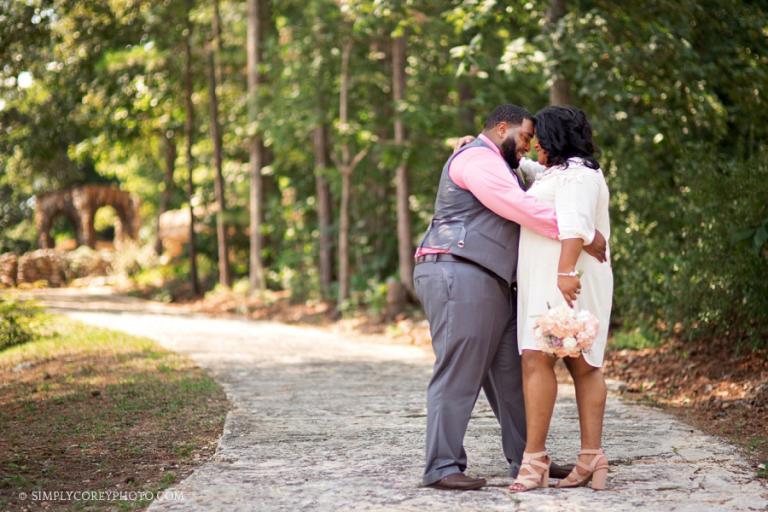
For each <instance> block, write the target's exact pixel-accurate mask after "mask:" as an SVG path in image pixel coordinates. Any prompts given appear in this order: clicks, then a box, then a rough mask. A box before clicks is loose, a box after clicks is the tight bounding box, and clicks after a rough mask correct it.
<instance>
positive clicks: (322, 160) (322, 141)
mask: <svg viewBox="0 0 768 512" xmlns="http://www.w3.org/2000/svg"><path fill="white" fill-rule="evenodd" d="M318 119H319V118H318ZM313 142H314V148H315V189H316V194H317V223H318V227H319V231H320V248H319V271H320V293H321V295H322V297H323V299H328V298H329V297H330V295H331V281H332V280H333V242H332V240H331V188H330V186H329V185H328V180H327V179H326V178H325V176H324V175H323V173H324V172H325V168H326V167H328V159H327V156H328V138H327V127H326V126H325V125H324V123H322V121H320V120H318V124H317V126H316V127H315V133H314V137H313Z"/></svg>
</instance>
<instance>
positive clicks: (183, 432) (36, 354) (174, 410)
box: [0, 316, 228, 510]
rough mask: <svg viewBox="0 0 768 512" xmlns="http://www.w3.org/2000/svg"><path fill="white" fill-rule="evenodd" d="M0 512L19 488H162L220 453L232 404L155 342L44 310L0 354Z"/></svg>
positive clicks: (121, 504)
mask: <svg viewBox="0 0 768 512" xmlns="http://www.w3.org/2000/svg"><path fill="white" fill-rule="evenodd" d="M0 382H2V385H0V509H1V510H27V509H28V508H29V507H30V506H35V507H40V506H42V507H44V506H45V504H43V503H41V502H35V503H31V502H29V501H28V500H27V501H26V502H22V501H19V500H18V494H19V492H26V493H27V494H28V495H31V493H32V492H33V491H36V490H43V491H45V490H50V491H53V490H62V491H89V492H91V491H128V492H130V491H137V492H141V491H144V492H150V491H151V492H157V491H159V490H162V489H164V488H166V487H168V486H169V485H171V484H173V483H174V482H177V481H179V480H181V479H183V478H184V477H185V476H186V475H187V474H189V472H191V470H192V469H193V468H194V467H195V466H196V465H198V464H199V463H200V462H201V461H203V460H205V459H207V458H209V457H210V456H211V455H212V454H213V452H214V451H215V447H216V442H217V440H218V438H219V436H220V434H221V431H222V428H223V423H224V416H225V414H226V411H227V408H228V404H227V401H226V397H225V395H224V393H223V391H222V389H221V387H220V386H219V385H218V384H217V383H216V382H215V381H213V380H212V379H211V378H210V377H209V376H208V375H207V374H206V373H205V372H204V371H203V370H201V369H200V368H198V367H197V366H195V365H194V363H193V362H191V361H190V360H189V359H187V358H185V357H183V356H181V355H179V354H175V353H173V352H169V351H166V350H164V349H163V348H161V347H159V346H158V345H157V344H155V343H154V342H153V341H151V340H148V339H145V338H138V337H134V336H129V335H126V334H122V333H118V332H113V331H109V330H106V329H99V328H95V327H90V326H86V325H84V324H81V323H78V322H74V321H72V320H69V319H66V318H64V317H60V316H49V317H46V319H45V321H44V322H43V323H42V328H41V334H40V335H39V336H38V337H37V338H36V339H35V340H33V341H30V342H28V343H25V344H23V345H15V346H12V347H10V348H8V349H6V350H3V351H0ZM148 505H149V502H148V501H141V500H135V501H93V502H86V501H69V502H67V501H61V502H56V503H55V506H56V508H59V509H63V510H104V509H110V510H111V509H115V507H117V508H118V509H120V510H137V509H142V508H145V507H146V506H148Z"/></svg>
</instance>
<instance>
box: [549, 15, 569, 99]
mask: <svg viewBox="0 0 768 512" xmlns="http://www.w3.org/2000/svg"><path fill="white" fill-rule="evenodd" d="M566 12H567V11H566V7H565V0H551V1H550V3H549V9H548V10H547V18H546V24H545V30H553V29H554V27H555V25H556V24H557V22H558V21H559V20H560V18H562V17H563V16H565V14H566ZM555 73H556V76H555V80H554V82H552V86H551V87H550V89H549V104H550V105H570V104H571V84H570V83H569V82H568V80H567V79H566V78H564V77H562V76H560V70H559V69H558V66H557V65H555Z"/></svg>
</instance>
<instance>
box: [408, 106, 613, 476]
mask: <svg viewBox="0 0 768 512" xmlns="http://www.w3.org/2000/svg"><path fill="white" fill-rule="evenodd" d="M534 128H535V127H534V123H533V118H532V116H531V115H530V114H529V113H528V112H527V111H526V110H525V109H523V108H521V107H518V106H515V105H501V106H499V107H497V108H496V109H494V111H493V112H491V114H490V115H489V116H488V118H487V120H486V123H485V126H484V130H483V133H482V134H480V135H479V136H478V138H477V139H475V140H474V141H473V142H471V143H470V144H467V145H465V146H463V147H461V148H460V149H458V150H457V151H456V152H455V153H454V154H453V155H451V157H450V158H449V159H448V161H447V162H446V164H445V166H444V167H443V172H442V174H441V178H440V184H439V187H438V192H437V198H436V201H435V214H434V216H433V218H432V221H431V223H430V226H429V228H428V229H427V231H426V233H425V235H424V239H423V240H422V242H421V244H420V246H419V248H418V249H417V251H416V267H415V269H414V286H415V289H416V294H417V295H418V297H419V299H420V300H421V303H422V305H423V306H424V310H425V313H426V315H427V319H428V320H429V325H430V332H431V335H432V346H433V349H434V352H435V356H436V360H435V366H434V370H433V375H432V379H431V380H430V383H429V386H428V388H427V434H426V438H427V439H426V467H425V470H424V476H423V479H422V483H423V485H425V486H432V487H435V488H439V489H458V490H470V489H479V488H480V487H482V486H484V485H485V483H486V482H485V480H484V479H482V478H471V477H469V476H467V475H465V474H464V470H465V469H466V467H467V456H466V453H465V451H464V447H463V440H464V434H465V432H466V428H467V425H468V423H469V417H470V415H471V413H472V409H473V408H474V405H475V402H476V401H477V397H478V394H479V392H480V388H481V387H482V388H483V389H484V391H485V394H486V397H487V398H488V401H489V403H490V404H491V407H492V408H493V411H494V414H495V415H496V417H497V419H498V420H499V423H500V424H501V428H502V445H503V448H504V454H505V456H506V458H507V460H508V461H509V463H510V476H513V477H514V476H516V474H517V470H518V468H519V464H520V461H521V459H522V452H523V448H524V446H525V410H524V403H523V394H522V378H521V369H520V356H519V354H518V350H517V329H516V318H515V316H516V310H517V306H516V301H517V293H516V287H515V280H516V279H515V273H516V267H517V245H518V240H519V234H520V225H523V226H526V227H527V228H530V229H532V230H534V231H536V232H538V233H540V234H542V235H543V236H546V237H549V238H552V239H555V240H557V239H558V228H557V218H556V216H555V211H554V209H552V208H551V207H549V206H547V205H545V204H543V203H541V202H539V201H538V200H537V199H536V198H534V197H532V196H528V195H526V194H525V190H524V187H525V184H524V176H523V175H522V173H521V172H520V171H519V169H518V164H519V159H520V158H521V157H522V156H523V155H524V154H525V153H527V152H528V151H529V149H530V142H531V139H532V138H533V136H534ZM597 238H599V237H596V239H597ZM599 246H600V241H599V240H596V242H594V246H593V247H591V248H590V252H593V253H594V254H595V255H599V253H600V250H601V249H600V247H599ZM602 250H603V251H604V244H603V248H602ZM596 257H598V256H596ZM603 258H604V256H603Z"/></svg>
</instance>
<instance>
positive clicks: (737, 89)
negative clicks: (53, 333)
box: [0, 0, 768, 350]
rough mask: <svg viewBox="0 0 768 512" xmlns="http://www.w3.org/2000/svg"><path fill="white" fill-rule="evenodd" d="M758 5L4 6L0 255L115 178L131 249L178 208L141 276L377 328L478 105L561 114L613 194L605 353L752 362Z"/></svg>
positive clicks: (58, 228)
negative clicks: (730, 354)
mask: <svg viewBox="0 0 768 512" xmlns="http://www.w3.org/2000/svg"><path fill="white" fill-rule="evenodd" d="M767 10H768V9H767V7H766V5H765V4H764V3H763V2H759V1H750V0H702V1H689V0H678V1H673V0H649V1H644V2H630V1H626V2H615V1H607V0H579V1H568V2H567V3H566V2H565V0H551V1H546V2H545V1H541V2H534V1H517V0H504V1H502V0H498V1H496V0H463V1H457V0H452V1H441V2H437V1H427V0H404V1H395V0H348V1H344V0H338V1H331V0H302V1H298V0H280V1H273V2H268V1H265V0H242V1H240V0H212V1H208V2H203V1H199V0H197V1H196V0H158V1H151V2H150V1H142V0H103V1H96V0H92V1H82V0H79V1H78V0H23V1H14V0H0V253H3V252H8V251H12V252H16V253H18V254H21V253H23V252H25V251H28V250H31V249H34V248H35V247H36V246H37V236H38V234H37V232H36V231H35V227H34V222H33V212H34V207H35V199H34V198H35V196H36V195H39V194H43V193H46V192H50V191H55V190H60V189H63V188H66V187H70V186H73V185H77V184H82V183H115V184H119V186H120V187H121V188H123V189H124V190H127V191H129V192H131V193H133V194H135V195H136V196H137V197H138V198H140V200H141V203H140V204H141V218H142V230H141V237H140V238H141V243H142V245H143V248H144V249H141V250H144V252H145V253H146V252H147V251H150V250H151V251H155V250H156V249H161V246H160V245H159V244H158V243H157V229H158V219H159V216H160V215H161V214H162V213H163V212H166V211H168V210H172V209H181V210H187V211H189V210H193V211H194V215H193V216H192V218H193V219H194V223H193V224H192V226H191V234H192V240H191V243H187V244H186V245H185V251H184V253H183V254H181V255H179V256H178V257H176V258H172V259H169V258H167V257H166V258H159V257H156V258H154V259H153V258H146V261H144V262H143V263H141V264H139V265H137V267H136V268H135V269H134V273H135V274H136V275H137V276H139V277H141V276H144V277H145V278H146V279H149V278H150V277H153V278H154V277H157V276H160V277H161V278H162V279H163V280H164V283H165V285H164V286H166V287H171V286H174V283H175V284H176V285H179V284H180V283H184V286H186V287H187V288H188V290H187V291H188V292H189V293H190V294H191V295H201V294H204V293H206V292H209V291H210V290H213V289H214V288H215V287H217V286H218V287H222V286H225V287H230V286H232V287H234V289H238V290H247V292H248V293H252V292H259V291H260V290H265V289H267V290H273V291H277V290H282V291H284V292H285V293H287V294H289V295H290V297H291V299H292V300H293V301H296V302H304V301H319V300H323V301H326V302H328V303H332V304H334V305H335V307H336V309H337V310H338V311H340V312H349V311H356V310H363V309H367V310H371V309H374V310H376V309H380V308H382V307H383V305H384V304H385V302H386V295H387V291H388V289H389V290H391V289H392V288H393V287H396V283H400V284H401V287H402V288H403V289H406V290H407V289H408V288H410V286H411V283H410V273H411V272H412V255H413V250H414V245H415V243H417V242H418V240H419V238H420V235H421V234H422V232H423V230H424V229H425V228H426V226H427V224H428V222H429V219H430V216H431V214H432V207H433V201H434V195H435V191H436V186H437V181H438V175H439V172H440V169H441V166H442V164H443V162H444V161H445V159H446V158H447V157H448V155H449V154H450V151H451V147H452V141H453V140H454V139H455V137H458V136H460V135H465V134H476V133H478V132H479V130H480V129H481V126H482V122H483V119H484V116H485V115H486V114H487V113H488V112H489V111H490V110H491V109H492V108H493V107H494V106H496V105H497V104H500V103H515V104H519V105H523V106H525V107H527V108H528V109H529V110H530V111H531V112H535V111H537V110H538V109H540V108H542V107H544V106H546V105H547V104H549V103H558V104H563V103H566V104H573V105H575V106H578V107H580V108H582V109H583V110H585V111H586V112H587V115H588V117H589V119H590V121H591V123H592V125H593V128H594V132H595V139H596V142H597V144H598V146H599V147H600V149H601V153H600V156H599V160H600V163H601V165H602V168H603V169H604V171H605V173H606V177H607V180H608V184H609V187H610V189H611V194H612V195H611V217H612V233H611V250H612V255H611V256H612V262H613V265H614V273H615V278H616V286H615V297H614V314H613V321H614V323H615V324H616V325H615V327H616V329H614V332H615V333H620V334H621V335H622V336H625V337H627V336H628V337H630V338H632V339H634V340H635V345H639V346H642V345H643V343H645V342H646V341H647V342H648V343H653V342H654V340H659V339H662V338H664V337H667V336H669V335H675V336H676V337H678V338H679V339H681V340H684V341H685V340H690V341H696V342H699V343H701V342H702V340H708V339H717V340H719V342H723V341H725V343H726V346H728V347H731V348H734V349H738V350H741V348H744V347H753V348H765V347H766V346H768V280H766V278H765V269H766V265H767V264H768V158H766V157H768V139H767V138H766V135H768V108H767V107H768V105H767V104H766V92H765V91H768V16H767V14H768V12H767ZM113 221H114V219H111V218H110V217H109V215H108V214H105V215H102V216H101V217H99V218H97V224H98V225H97V228H98V229H99V230H100V231H101V232H102V233H107V232H109V230H110V223H111V222H113ZM195 225H196V226H195ZM54 229H55V233H54V235H55V237H56V238H57V239H63V238H66V237H70V238H71V236H72V232H73V231H72V230H73V228H72V226H71V225H68V224H67V222H66V219H65V218H62V219H60V220H59V221H58V222H57V223H56V224H55V228H54ZM160 252H161V251H160ZM638 340H639V341H638Z"/></svg>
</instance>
